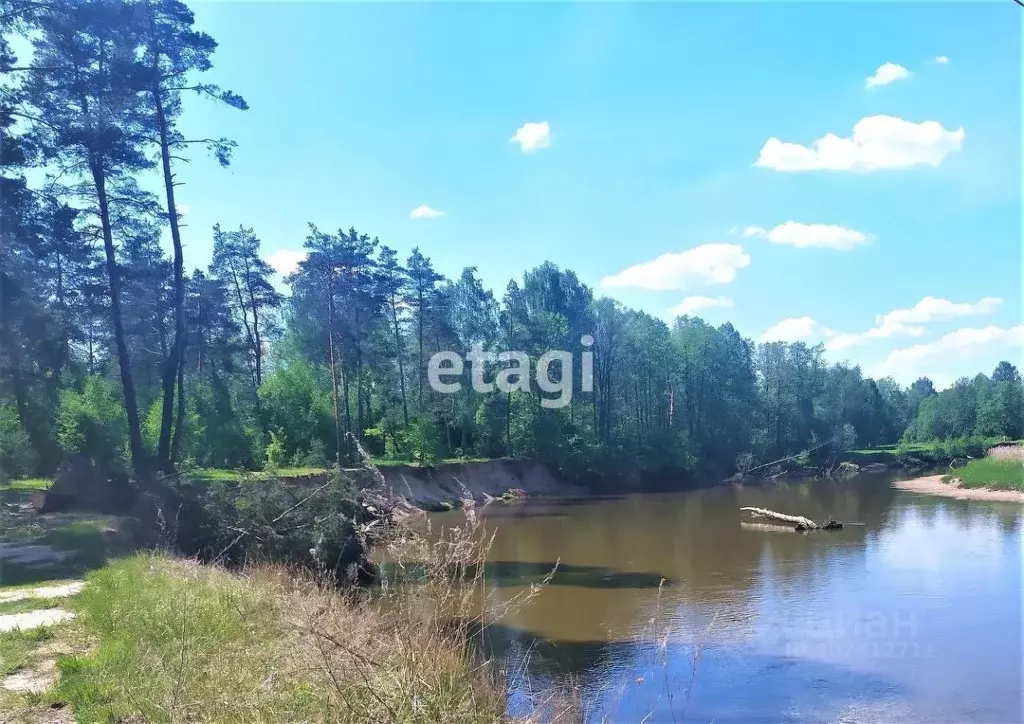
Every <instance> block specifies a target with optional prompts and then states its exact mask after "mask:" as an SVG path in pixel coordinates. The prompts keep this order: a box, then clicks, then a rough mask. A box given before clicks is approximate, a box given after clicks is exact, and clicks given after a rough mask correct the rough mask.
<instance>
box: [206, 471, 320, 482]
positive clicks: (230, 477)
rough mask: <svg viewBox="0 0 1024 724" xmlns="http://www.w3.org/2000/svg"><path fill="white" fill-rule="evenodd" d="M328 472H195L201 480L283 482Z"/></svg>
mask: <svg viewBox="0 0 1024 724" xmlns="http://www.w3.org/2000/svg"><path fill="white" fill-rule="evenodd" d="M326 472H328V470H327V469H326V468H278V469H277V471H276V472H269V471H267V472H264V471H250V470H227V469H224V468H204V469H202V470H197V471H196V472H195V477H196V478H197V479H199V480H210V481H213V480H226V481H236V480H245V479H246V478H260V479H262V478H268V477H272V476H273V477H277V478H279V479H282V480H283V479H287V478H301V477H305V476H307V475H322V474H324V473H326Z"/></svg>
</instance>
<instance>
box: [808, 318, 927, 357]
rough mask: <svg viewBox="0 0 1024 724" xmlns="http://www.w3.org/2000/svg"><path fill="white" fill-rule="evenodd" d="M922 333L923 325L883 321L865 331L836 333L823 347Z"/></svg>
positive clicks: (848, 346) (843, 346) (846, 345)
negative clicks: (916, 325) (913, 325)
mask: <svg viewBox="0 0 1024 724" xmlns="http://www.w3.org/2000/svg"><path fill="white" fill-rule="evenodd" d="M924 333H925V329H924V327H911V326H908V325H905V324H898V323H884V322H883V323H882V324H880V325H879V326H877V327H873V328H872V329H869V330H867V331H865V332H852V333H841V334H836V335H835V336H833V337H832V338H831V339H829V340H828V341H827V342H826V343H825V347H826V348H827V349H828V350H830V351H835V350H840V349H849V348H850V347H859V346H860V345H862V344H864V343H865V342H868V341H870V340H873V339H888V338H889V337H894V336H897V335H906V336H911V337H920V336H921V335H923V334H924Z"/></svg>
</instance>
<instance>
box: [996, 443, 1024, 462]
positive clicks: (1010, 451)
mask: <svg viewBox="0 0 1024 724" xmlns="http://www.w3.org/2000/svg"><path fill="white" fill-rule="evenodd" d="M988 457H990V458H993V459H995V460H1017V461H1019V462H1024V445H1000V446H998V447H993V448H990V449H989V451H988Z"/></svg>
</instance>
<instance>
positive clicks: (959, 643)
mask: <svg viewBox="0 0 1024 724" xmlns="http://www.w3.org/2000/svg"><path fill="white" fill-rule="evenodd" d="M891 479H892V478H891V477H887V476H884V475H874V476H866V475H864V476H860V477H857V478H853V479H848V480H844V481H836V482H829V481H824V482H822V481H815V482H796V483H770V484H766V485H763V486H747V487H731V486H729V487H718V488H713V489H707V490H699V491H693V492H685V493H672V494H644V495H634V496H629V497H624V498H611V499H601V500H591V501H587V502H564V503H558V504H554V503H546V504H545V503H526V504H522V505H515V506H488V507H487V508H485V509H483V515H484V517H485V522H486V524H487V525H488V527H492V528H496V529H497V534H496V538H495V541H494V545H493V547H492V548H491V551H490V562H489V565H488V570H487V576H488V585H489V586H490V587H492V591H491V595H492V596H493V597H494V598H495V599H496V600H498V601H501V600H507V599H509V598H510V597H512V596H514V595H516V594H517V593H519V592H521V591H523V590H524V589H525V588H527V587H528V586H529V585H530V583H531V582H534V581H537V580H540V579H541V578H542V577H543V576H544V574H545V573H547V572H548V571H550V570H551V568H552V567H554V565H555V561H556V560H559V559H560V563H559V566H558V571H557V573H556V575H555V577H554V579H553V580H552V581H551V583H550V584H549V585H548V586H547V587H546V588H545V589H544V590H543V591H542V592H541V593H540V594H539V595H538V596H537V597H536V598H534V599H533V600H532V601H531V602H530V603H529V604H528V605H526V606H524V607H522V608H521V609H520V610H518V611H516V612H514V613H512V614H511V615H508V616H506V617H505V618H503V619H502V620H501V621H499V622H496V623H495V624H494V625H493V626H491V627H490V628H489V630H488V634H487V644H488V646H490V647H491V649H492V651H493V652H494V653H495V654H497V655H499V656H503V657H507V658H508V661H509V663H510V666H511V668H512V670H513V672H516V673H515V674H514V676H513V678H512V687H513V691H512V696H511V702H512V704H511V706H512V707H513V709H518V710H521V711H522V710H526V709H527V708H529V707H531V706H535V705H536V701H535V699H536V697H534V696H531V692H535V691H537V690H540V689H544V688H545V686H544V684H545V682H546V681H550V680H552V679H554V680H557V681H559V682H560V683H562V684H565V683H567V682H571V683H573V684H575V685H577V686H579V687H580V688H581V691H582V698H583V701H584V703H585V704H586V707H587V711H588V716H589V719H590V720H592V721H602V720H606V719H607V720H612V721H619V722H639V721H641V720H644V718H645V717H647V719H646V721H648V722H672V721H697V722H710V721H715V722H780V721H801V722H836V721H848V722H900V724H911V723H912V722H1018V721H1021V711H1022V709H1021V690H1022V684H1021V653H1022V644H1021V628H1022V626H1021V547H1022V546H1021V544H1022V519H1024V508H1022V507H1021V506H1017V505H1013V504H1005V503H985V502H977V501H960V500H954V499H947V498H935V497H925V496H921V495H917V494H913V493H907V492H901V491H898V490H895V489H893V488H891V487H890V485H889V482H890V480H891ZM745 505H754V506H759V507H765V508H771V509H773V510H778V511H784V512H790V513H797V514H801V515H805V516H808V517H811V518H814V519H818V520H825V519H828V518H829V517H830V516H831V517H833V518H835V519H837V520H843V521H858V522H863V523H864V525H863V526H848V527H846V528H845V529H844V530H842V531H839V532H819V533H813V534H797V533H788V532H778V531H765V530H751V529H748V528H745V527H743V526H741V514H740V512H739V508H740V506H745ZM459 515H460V514H458V513H450V514H439V515H435V516H434V517H433V523H434V525H435V526H436V525H439V524H440V525H445V524H453V523H456V522H458V521H459ZM661 641H665V642H666V645H665V646H664V647H660V646H659V643H660V642H661Z"/></svg>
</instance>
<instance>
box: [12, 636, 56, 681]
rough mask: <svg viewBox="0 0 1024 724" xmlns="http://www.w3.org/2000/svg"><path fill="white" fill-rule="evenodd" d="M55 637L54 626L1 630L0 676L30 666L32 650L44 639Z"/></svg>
mask: <svg viewBox="0 0 1024 724" xmlns="http://www.w3.org/2000/svg"><path fill="white" fill-rule="evenodd" d="M52 638H54V631H53V627H52V626H41V627H39V628H33V629H29V630H27V631H22V630H21V629H14V630H13V631H4V632H0V676H7V675H8V674H13V673H15V672H17V671H20V670H21V669H24V668H25V667H26V666H28V664H29V662H31V660H32V652H33V651H35V649H36V647H37V646H39V644H40V643H42V642H44V641H49V640H51V639H52Z"/></svg>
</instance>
